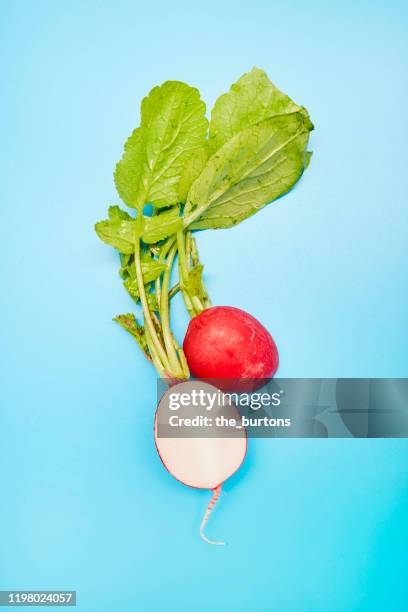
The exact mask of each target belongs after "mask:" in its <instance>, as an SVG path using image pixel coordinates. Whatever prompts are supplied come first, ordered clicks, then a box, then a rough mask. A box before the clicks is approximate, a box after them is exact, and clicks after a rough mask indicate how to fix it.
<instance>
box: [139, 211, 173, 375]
mask: <svg viewBox="0 0 408 612" xmlns="http://www.w3.org/2000/svg"><path fill="white" fill-rule="evenodd" d="M139 219H140V221H139ZM141 221H142V215H141V214H139V216H138V226H137V229H136V240H135V268H136V279H137V285H138V290H139V295H140V302H141V304H142V309H143V315H144V320H145V328H146V333H147V335H146V338H147V337H148V338H149V339H150V342H149V351H150V354H151V357H152V361H153V362H154V363H155V365H156V361H157V363H158V364H160V367H158V365H157V366H156V367H157V368H158V371H159V373H160V372H161V370H162V369H164V370H168V371H169V372H170V363H169V360H168V357H167V355H166V352H165V350H164V348H163V346H162V344H161V342H160V340H159V337H158V335H157V333H156V330H155V327H154V324H153V321H152V318H151V316H150V310H149V305H148V303H147V297H146V291H145V286H144V281H143V272H142V263H141V260H140V229H141V227H140V226H141Z"/></svg>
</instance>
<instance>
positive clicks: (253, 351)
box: [183, 306, 279, 391]
mask: <svg viewBox="0 0 408 612" xmlns="http://www.w3.org/2000/svg"><path fill="white" fill-rule="evenodd" d="M183 349H184V353H185V355H186V358H187V362H188V365H189V368H190V370H191V373H192V374H193V375H194V376H196V377H197V378H201V379H209V380H213V381H215V380H216V385H217V386H218V387H220V388H221V389H222V390H223V391H233V390H240V391H246V390H248V391H249V390H254V389H258V388H259V387H261V386H262V385H263V384H265V382H266V381H267V380H269V379H270V378H272V376H273V375H274V374H275V372H276V370H277V368H278V362H279V357H278V349H277V348H276V344H275V342H274V340H273V338H272V336H271V334H270V333H269V332H268V330H267V329H265V327H264V326H263V325H261V323H260V322H259V321H257V319H255V317H253V316H252V315H250V314H249V313H247V312H245V311H244V310H241V309H239V308H234V307H232V306H213V307H212V308H208V309H206V310H204V311H203V312H202V313H200V314H199V315H197V316H196V317H194V318H193V319H192V320H191V321H190V323H189V326H188V329H187V333H186V336H185V338H184V344H183ZM220 379H226V380H225V381H222V380H220ZM237 379H240V380H237ZM237 387H238V388H237Z"/></svg>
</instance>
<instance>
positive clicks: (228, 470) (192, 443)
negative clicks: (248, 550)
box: [154, 381, 247, 545]
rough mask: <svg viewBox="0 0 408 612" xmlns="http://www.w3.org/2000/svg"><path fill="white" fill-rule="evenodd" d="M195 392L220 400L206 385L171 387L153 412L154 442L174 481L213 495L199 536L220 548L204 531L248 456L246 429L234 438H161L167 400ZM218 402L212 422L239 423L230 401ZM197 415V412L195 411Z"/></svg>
mask: <svg viewBox="0 0 408 612" xmlns="http://www.w3.org/2000/svg"><path fill="white" fill-rule="evenodd" d="M197 389H200V390H203V391H204V392H206V393H210V394H213V395H214V396H216V397H220V396H219V389H217V388H216V387H214V386H213V385H210V384H208V383H205V382H199V383H197V382H194V381H188V382H183V383H179V384H178V385H176V386H171V387H170V389H169V390H168V391H166V393H165V394H164V395H163V397H162V398H161V400H160V402H159V405H158V407H157V410H156V415H155V421H154V439H155V442H156V448H157V452H158V453H159V456H160V459H161V460H162V463H163V465H164V467H165V468H166V469H167V470H168V471H169V472H170V474H171V475H172V476H174V478H176V479H177V480H179V481H180V482H181V483H183V484H185V485H187V486H189V487H193V488H196V489H210V490H211V491H213V496H212V498H211V501H210V503H209V504H208V507H207V510H206V512H205V515H204V518H203V520H202V523H201V526H200V535H201V537H202V539H203V540H204V541H205V542H207V543H208V544H217V545H222V544H225V542H220V541H217V540H210V539H209V538H208V537H207V536H206V535H205V533H204V528H205V526H206V524H207V521H208V519H209V516H210V514H211V511H212V509H213V507H214V506H215V504H216V502H217V500H218V498H219V496H220V492H221V487H222V484H223V483H224V482H225V480H227V479H228V478H229V477H230V476H232V475H233V474H234V473H235V472H236V471H237V470H238V469H239V467H240V466H241V464H242V462H243V461H244V458H245V455H246V452H247V436H246V431H245V429H244V428H240V430H239V432H238V434H239V435H238V436H234V437H228V436H227V434H223V433H220V437H207V438H206V437H201V436H202V431H203V430H200V431H199V432H198V434H197V435H199V436H200V437H191V436H190V437H163V435H160V426H164V427H165V428H166V429H165V431H168V427H169V426H168V422H169V415H170V414H171V412H170V411H169V397H170V396H171V395H173V394H174V393H175V392H177V393H179V394H180V393H183V394H188V395H189V394H191V391H192V390H197ZM221 398H224V399H221V401H222V403H220V402H219V403H218V404H217V405H216V406H215V407H213V408H212V411H211V415H212V418H213V419H214V418H215V417H216V416H219V415H220V414H222V415H223V416H224V417H225V418H228V419H231V418H234V419H236V421H237V423H238V422H240V420H241V417H240V414H239V412H238V410H237V408H236V407H235V406H234V404H233V403H232V402H231V401H230V400H229V399H228V400H227V399H225V396H221ZM200 408H201V412H205V407H204V406H200ZM197 412H200V410H198V411H197V410H196V411H195V413H197ZM181 414H182V415H183V417H184V416H185V415H189V412H188V409H186V408H184V409H181ZM193 414H194V413H193ZM190 416H191V414H190ZM183 417H182V418H183ZM189 431H191V430H189Z"/></svg>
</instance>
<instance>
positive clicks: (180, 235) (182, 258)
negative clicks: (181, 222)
mask: <svg viewBox="0 0 408 612" xmlns="http://www.w3.org/2000/svg"><path fill="white" fill-rule="evenodd" d="M177 249H178V257H179V271H180V289H181V292H182V294H183V299H184V303H185V305H186V308H187V310H188V314H189V315H190V317H191V318H193V317H195V316H196V314H197V313H196V311H195V308H194V306H193V302H192V299H191V296H190V294H189V291H188V288H187V283H188V275H189V271H190V270H189V263H188V262H187V257H186V252H185V243H184V231H183V230H180V231H179V232H177Z"/></svg>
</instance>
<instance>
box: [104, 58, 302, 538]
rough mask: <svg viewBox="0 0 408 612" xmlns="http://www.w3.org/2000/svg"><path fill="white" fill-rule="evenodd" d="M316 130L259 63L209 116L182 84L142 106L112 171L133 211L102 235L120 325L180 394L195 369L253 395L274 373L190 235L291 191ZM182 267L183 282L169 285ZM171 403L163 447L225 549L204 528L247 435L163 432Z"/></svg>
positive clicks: (249, 321) (272, 356) (253, 323)
mask: <svg viewBox="0 0 408 612" xmlns="http://www.w3.org/2000/svg"><path fill="white" fill-rule="evenodd" d="M312 129H313V124H312V122H311V120H310V117H309V114H308V112H307V110H306V108H305V107H304V106H299V105H298V104H296V103H295V102H294V101H293V100H291V99H290V98H289V96H287V95H286V94H284V93H283V92H282V91H280V90H279V89H278V88H277V87H276V86H275V85H274V84H273V83H272V82H271V81H270V80H269V78H268V76H267V75H266V74H265V72H264V71H263V70H260V69H259V68H253V69H252V70H251V71H250V72H248V73H246V74H244V75H242V77H241V78H240V79H239V80H238V81H237V82H236V83H235V84H234V85H233V86H232V87H231V89H230V91H229V92H228V93H226V94H224V95H222V96H220V97H219V98H218V100H217V101H216V103H215V105H214V108H213V109H212V112H211V121H208V119H207V117H206V107H205V103H204V102H203V100H202V99H201V97H200V92H199V91H198V89H196V88H195V87H191V86H190V85H187V84H186V83H182V82H180V81H166V82H165V83H163V84H162V85H160V86H157V87H154V88H153V89H152V90H151V91H150V93H149V94H148V95H147V96H146V97H145V98H144V99H143V101H142V104H141V108H140V125H139V127H137V128H136V129H134V130H133V131H132V133H131V134H130V136H129V138H128V139H127V141H126V143H125V146H124V149H123V155H122V158H121V159H120V160H119V162H118V164H117V166H116V170H115V174H114V179H115V185H116V189H117V191H118V194H119V196H120V198H121V199H122V201H123V202H124V203H125V204H126V206H127V207H128V210H123V209H122V208H120V207H119V206H117V205H113V206H110V207H109V209H108V218H106V219H104V220H103V221H99V222H98V223H96V225H95V230H96V233H97V234H98V236H99V238H100V239H101V240H102V241H103V242H105V243H106V244H108V245H110V246H112V247H114V248H115V249H117V251H118V252H119V256H120V269H119V275H120V277H121V279H122V281H123V285H124V287H125V289H126V291H127V292H128V294H129V296H130V298H131V299H132V300H133V301H134V303H135V304H136V305H137V308H138V312H139V314H138V315H137V317H136V314H135V313H134V312H130V313H126V314H120V315H118V316H116V317H115V319H114V320H115V321H117V322H118V323H119V325H121V326H122V327H123V328H124V329H125V330H126V331H127V332H129V334H130V335H131V337H132V338H133V340H135V341H136V342H137V343H138V345H139V347H140V348H141V350H142V351H143V353H144V355H145V356H146V358H147V359H148V360H149V361H150V363H151V364H152V365H153V366H154V367H155V369H156V371H157V373H158V376H160V378H163V379H166V381H167V382H168V383H169V384H170V385H172V389H173V392H174V389H175V387H177V385H178V384H180V383H178V381H181V380H184V381H186V380H188V379H189V377H190V371H191V372H192V373H193V374H194V375H195V376H196V377H199V378H207V379H211V380H213V381H214V380H216V381H217V385H216V387H211V386H210V388H212V389H213V390H214V389H215V391H217V390H218V389H220V390H221V391H229V390H233V391H250V390H253V389H256V388H258V387H260V386H261V385H262V384H263V383H264V382H265V381H266V380H268V379H269V378H271V377H272V376H273V375H274V373H275V371H276V369H277V367H278V351H277V348H276V345H275V342H274V341H273V339H272V336H271V335H270V334H269V332H268V331H267V330H266V329H265V328H264V327H263V326H262V325H261V323H259V321H257V320H256V319H255V318H254V317H252V316H251V315H249V314H248V313H246V312H244V311H243V310H240V309H238V308H232V307H228V306H220V307H211V301H210V298H209V295H208V292H207V289H206V287H205V283H204V279H203V265H202V263H200V259H199V254H198V249H197V244H196V240H195V238H194V235H193V233H194V232H195V231H197V230H212V229H225V228H228V227H233V226H236V225H237V224H239V223H241V222H242V221H244V220H245V219H246V218H248V217H250V216H252V215H253V214H255V213H256V212H258V211H259V210H261V209H262V208H263V207H264V206H266V205H267V204H269V203H270V202H272V201H275V200H277V199H278V198H280V197H281V196H283V195H284V194H285V193H287V192H288V191H290V190H291V189H292V187H293V186H294V185H295V184H296V182H297V181H298V180H299V179H300V177H301V176H302V174H303V172H304V170H305V169H306V168H307V167H308V165H309V163H310V159H311V152H310V151H308V150H307V147H308V140H309V132H310V131H311V130H312ZM219 256H220V257H222V247H221V248H220V249H219ZM176 261H178V272H179V273H178V281H176V282H175V284H174V285H173V286H171V279H172V278H173V274H172V273H173V270H174V268H175V262H176ZM266 265H267V264H266ZM179 291H180V292H181V293H182V296H183V299H184V304H185V306H186V309H187V311H188V313H189V314H190V316H191V318H192V320H191V321H190V324H189V327H188V330H187V334H186V337H185V340H184V344H183V347H181V346H180V344H179V342H178V341H177V339H176V338H175V336H174V333H173V330H172V327H171V324H170V302H171V299H172V298H173V297H174V295H176V294H177V293H178V292H179ZM184 384H190V383H184ZM191 384H194V385H197V384H198V383H197V382H194V383H191ZM199 384H205V383H202V382H201V383H199ZM221 396H222V393H221ZM163 402H165V400H164V399H163V398H162V399H161V400H160V403H159V406H158V408H157V411H156V415H155V441H156V446H157V450H158V452H159V454H160V457H161V459H162V461H163V464H164V465H165V467H166V468H167V469H168V471H169V472H170V473H171V474H172V475H173V476H174V477H175V478H177V479H178V480H180V481H181V482H183V483H185V484H186V485H188V486H191V487H197V488H208V489H210V490H212V491H213V497H212V500H211V501H210V503H209V505H208V508H207V511H206V514H205V516H204V519H203V522H202V525H201V528H200V533H201V536H202V537H203V539H204V540H206V541H207V542H210V543H215V544H220V543H221V542H212V541H211V540H209V539H208V538H207V537H206V536H205V534H204V527H205V525H206V522H207V520H208V517H209V515H210V513H211V510H212V508H213V506H214V505H215V503H216V502H217V500H218V497H219V495H220V491H221V486H222V483H223V482H224V481H225V480H226V479H227V478H229V477H230V476H231V474H233V473H234V472H235V471H236V470H237V469H238V468H239V466H240V465H241V463H242V461H243V460H244V457H245V453H246V448H247V440H246V432H245V430H244V429H242V430H241V433H242V435H241V436H239V437H236V436H233V437H231V436H229V435H223V436H220V437H218V438H214V437H202V436H201V437H197V436H195V437H193V436H190V437H188V436H186V437H171V436H167V437H166V436H162V435H159V434H160V432H159V429H160V420H161V418H162V417H163V416H165V412H163V411H164V407H165V403H163ZM230 410H231V411H232V413H233V414H236V413H237V410H236V408H235V407H234V406H231V407H230Z"/></svg>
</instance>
